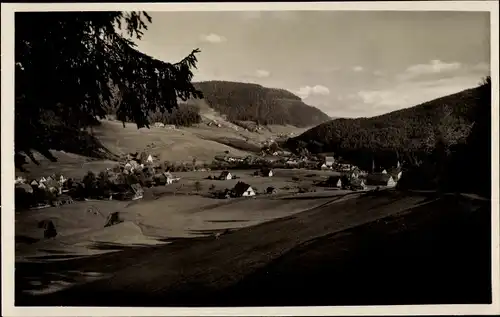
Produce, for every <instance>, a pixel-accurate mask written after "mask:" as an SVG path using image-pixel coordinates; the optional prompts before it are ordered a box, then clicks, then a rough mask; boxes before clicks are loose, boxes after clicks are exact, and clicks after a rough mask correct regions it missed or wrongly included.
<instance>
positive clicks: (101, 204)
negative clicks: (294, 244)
mask: <svg viewBox="0 0 500 317" xmlns="http://www.w3.org/2000/svg"><path fill="white" fill-rule="evenodd" d="M233 172H234V174H235V175H238V177H240V178H238V179H232V180H208V179H206V178H207V177H208V176H209V175H218V173H220V171H212V172H182V173H176V174H175V175H176V176H178V177H180V178H181V179H180V181H179V182H177V183H174V184H171V185H167V186H160V187H153V188H149V189H146V191H145V195H144V199H142V200H139V201H131V202H124V201H85V202H76V203H75V204H71V205H63V206H60V207H49V208H45V209H39V210H28V211H18V212H16V246H17V248H16V256H17V258H18V260H33V259H43V258H50V259H57V256H55V255H54V253H58V254H65V255H64V256H61V258H65V257H67V256H73V257H75V256H84V255H88V254H96V253H104V252H109V251H112V249H111V248H108V249H106V250H97V249H96V248H95V245H96V244H103V243H107V244H111V243H112V244H116V245H118V244H121V245H130V244H134V245H137V244H151V243H157V242H158V241H160V242H161V241H164V240H166V239H169V238H181V237H196V236H202V235H205V233H206V232H213V231H217V230H223V229H228V228H231V229H234V228H241V227H246V226H251V225H255V224H259V223H262V222H266V221H269V220H273V219H276V218H280V217H285V216H289V215H291V214H294V213H297V212H300V211H303V210H306V209H308V208H310V207H312V206H316V205H321V204H323V203H324V202H325V201H328V200H329V199H331V198H332V197H335V196H338V195H345V194H347V193H349V191H342V190H328V191H323V194H320V193H321V192H322V191H321V189H319V190H320V192H318V193H310V194H315V195H316V197H315V198H317V199H315V200H312V198H314V197H311V195H309V196H307V195H306V194H302V195H299V196H297V197H304V198H307V199H303V200H296V199H290V198H296V192H297V187H299V186H311V185H312V182H313V181H314V180H320V179H322V178H324V177H327V175H328V174H329V173H328V172H322V171H318V173H317V174H315V175H316V176H315V177H310V178H307V177H304V174H305V175H307V173H305V171H300V172H298V170H297V171H296V174H297V176H298V177H300V180H299V181H292V180H291V179H292V176H291V175H294V173H293V172H291V171H287V170H277V171H275V176H274V177H255V176H253V173H252V172H253V170H240V171H233ZM310 172H311V171H310ZM309 175H312V174H311V173H309ZM197 181H198V182H200V190H199V191H198V192H197V191H196V189H195V186H194V184H195V182H197ZM238 181H244V182H247V183H249V184H251V185H252V186H253V188H254V189H255V190H256V191H257V192H258V193H265V191H266V188H267V187H268V186H273V187H275V188H277V189H279V192H278V194H275V195H267V194H261V195H258V196H255V197H254V198H233V199H214V198H210V197H208V194H209V192H210V191H209V189H210V187H212V188H213V189H215V190H222V189H225V188H232V187H234V185H235V184H236V183H237V182H238ZM287 198H288V199H287ZM113 212H119V213H120V217H121V218H122V220H123V221H124V222H126V223H128V225H123V224H122V225H120V226H119V228H115V226H113V227H108V228H104V224H105V222H106V219H107V217H108V215H110V214H111V213H113ZM45 219H50V220H52V221H53V222H54V224H55V226H56V229H57V231H58V237H57V238H56V239H54V240H43V239H42V238H43V230H42V229H39V228H37V224H38V222H40V221H42V220H45Z"/></svg>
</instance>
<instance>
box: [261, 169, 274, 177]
mask: <svg viewBox="0 0 500 317" xmlns="http://www.w3.org/2000/svg"><path fill="white" fill-rule="evenodd" d="M260 174H261V175H262V176H264V177H272V176H273V175H274V173H273V170H272V169H270V168H262V169H261V170H260Z"/></svg>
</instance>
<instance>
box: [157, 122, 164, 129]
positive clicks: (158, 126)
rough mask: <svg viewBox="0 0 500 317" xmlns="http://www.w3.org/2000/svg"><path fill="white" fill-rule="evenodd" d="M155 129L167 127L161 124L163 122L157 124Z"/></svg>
mask: <svg viewBox="0 0 500 317" xmlns="http://www.w3.org/2000/svg"><path fill="white" fill-rule="evenodd" d="M155 127H157V128H164V127H165V125H164V124H163V123H161V122H155Z"/></svg>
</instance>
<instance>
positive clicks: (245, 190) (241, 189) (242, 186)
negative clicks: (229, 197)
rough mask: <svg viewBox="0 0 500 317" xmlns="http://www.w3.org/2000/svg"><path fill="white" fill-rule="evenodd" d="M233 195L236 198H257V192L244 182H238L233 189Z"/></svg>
mask: <svg viewBox="0 0 500 317" xmlns="http://www.w3.org/2000/svg"><path fill="white" fill-rule="evenodd" d="M233 193H234V196H236V197H249V196H255V191H254V190H253V188H252V186H250V185H248V184H246V183H244V182H238V183H237V184H236V185H235V186H234V188H233Z"/></svg>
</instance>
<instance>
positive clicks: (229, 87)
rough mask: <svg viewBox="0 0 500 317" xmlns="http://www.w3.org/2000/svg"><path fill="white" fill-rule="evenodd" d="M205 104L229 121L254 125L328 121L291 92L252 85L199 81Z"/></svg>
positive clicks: (326, 116) (306, 124) (328, 118)
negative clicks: (248, 122) (246, 122)
mask: <svg viewBox="0 0 500 317" xmlns="http://www.w3.org/2000/svg"><path fill="white" fill-rule="evenodd" d="M193 84H194V86H195V87H196V88H197V89H199V90H200V91H202V93H203V97H204V99H205V100H206V102H207V104H208V105H209V106H210V107H211V108H212V109H214V110H215V111H217V112H219V113H220V114H221V115H225V116H226V117H227V120H228V121H230V122H235V121H254V122H256V123H258V124H262V125H269V124H276V125H294V126H297V127H307V126H315V125H317V124H320V123H323V122H326V121H328V120H330V117H329V116H328V115H327V114H325V113H324V112H322V111H321V110H320V109H318V108H316V107H314V106H311V105H308V104H306V103H304V102H303V101H302V99H301V98H300V97H299V96H297V95H295V94H293V93H292V92H290V91H288V90H285V89H281V88H269V87H265V86H263V85H260V84H255V83H243V82H235V81H216V80H212V81H200V82H194V83H193Z"/></svg>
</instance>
